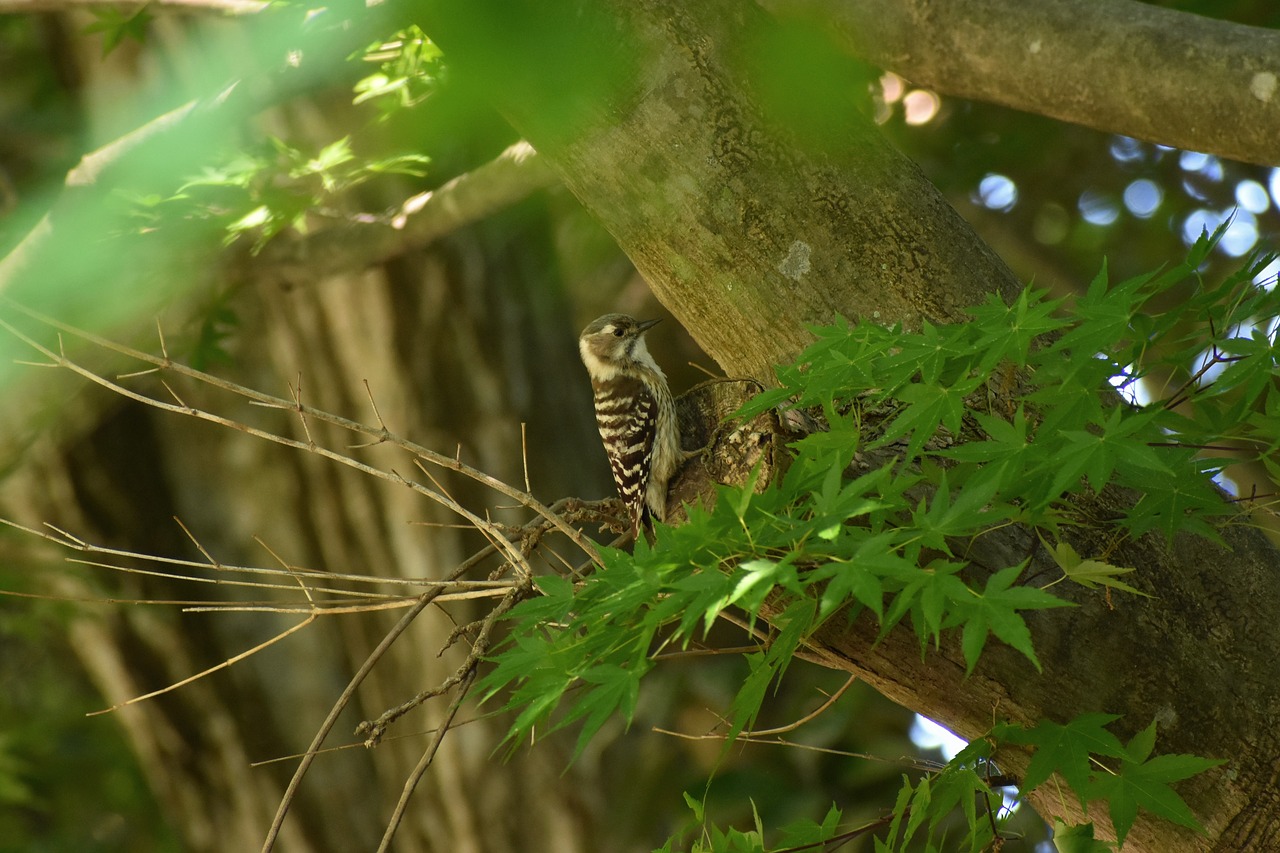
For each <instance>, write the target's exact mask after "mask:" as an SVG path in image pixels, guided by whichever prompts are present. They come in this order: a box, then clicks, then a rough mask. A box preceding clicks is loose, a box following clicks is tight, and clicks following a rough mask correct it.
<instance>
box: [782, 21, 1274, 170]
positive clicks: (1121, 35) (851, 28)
mask: <svg viewBox="0 0 1280 853" xmlns="http://www.w3.org/2000/svg"><path fill="white" fill-rule="evenodd" d="M759 2H760V3H761V4H762V5H763V6H765V7H767V8H768V9H770V10H771V11H773V12H774V13H776V14H779V15H784V14H803V15H806V16H813V17H814V18H815V19H816V20H821V21H823V22H826V23H828V24H829V25H830V26H831V27H832V29H833V30H834V31H835V32H836V33H837V36H838V38H839V40H840V42H841V44H842V45H843V46H844V47H845V48H846V49H847V50H849V51H850V52H852V53H854V54H856V55H858V56H860V57H863V58H864V59H866V60H868V61H870V62H873V63H875V64H877V65H880V66H883V67H884V68H887V69H889V70H891V71H893V72H895V73H897V74H900V75H902V76H903V77H906V78H907V79H909V80H911V81H912V82H913V83H916V84H919V85H921V86H928V87H930V88H932V89H935V90H937V91H938V92H941V93H943V94H947V95H956V96H958V97H962V98H971V99H974V100H979V101H990V102H992V103H996V104H1003V105H1004V106H1008V107H1013V108H1014V109H1019V110H1023V111H1025V112H1030V113H1037V114H1039V115H1045V116H1049V117H1051V118H1056V119H1061V120H1062V121H1067V122H1071V123H1073V124H1079V125H1084V126H1085V127H1092V128H1095V129H1097V130H1102V131H1106V132H1109V133H1120V134H1124V135H1126V136H1133V137H1136V138H1138V139H1145V140H1147V141H1149V142H1157V143H1160V144H1162V145H1171V146H1173V147H1175V148H1184V149H1189V150H1192V151H1205V152H1209V153H1213V154H1218V155H1220V156H1222V157H1229V158H1231V159H1233V160H1242V161H1244V162H1247V163H1258V164H1262V165H1275V164H1277V163H1280V59H1277V57H1280V31H1276V30H1268V29H1263V28H1260V27H1249V26H1244V25H1242V24H1235V23H1231V22H1229V21H1220V20H1215V19H1212V18H1205V17H1201V16H1199V15H1193V14H1191V13H1188V12H1179V11H1175V10H1172V9H1162V8H1160V7H1158V6H1152V5H1148V4H1146V3H1138V2H1135V0H1108V2H1106V3H1098V2H1093V0H1042V1H1041V2H1037V3H1026V2H1022V0H947V2H945V3H939V2H934V1H933V0H759Z"/></svg>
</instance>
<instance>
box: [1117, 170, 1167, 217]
mask: <svg viewBox="0 0 1280 853" xmlns="http://www.w3.org/2000/svg"><path fill="white" fill-rule="evenodd" d="M1163 200H1164V190H1162V189H1160V185H1159V184H1157V183H1156V182H1155V181H1151V180H1148V179H1146V178H1139V179H1138V180H1136V181H1134V182H1133V183H1131V184H1129V186H1127V187H1125V188H1124V206H1125V207H1127V208H1129V212H1130V213H1132V214H1133V215H1134V216H1137V217H1139V218H1141V219H1146V218H1147V217H1148V216H1150V215H1151V214H1153V213H1155V212H1156V210H1157V209H1158V208H1159V207H1160V202H1161V201H1163Z"/></svg>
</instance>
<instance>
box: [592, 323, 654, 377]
mask: <svg viewBox="0 0 1280 853" xmlns="http://www.w3.org/2000/svg"><path fill="white" fill-rule="evenodd" d="M657 322H658V321H657V320H637V319H635V318H634V317H628V316H627V315H626V314H605V315H604V316H603V317H597V318H596V319H595V320H594V321H592V322H591V323H590V324H589V325H588V326H587V327H586V328H585V329H583V330H582V334H581V335H579V336H578V351H579V352H581V353H582V362H583V363H584V364H585V365H586V366H587V370H588V371H589V372H590V373H591V376H592V378H593V379H597V380H603V379H608V378H610V377H612V376H614V375H616V374H619V373H630V372H632V371H633V370H635V369H636V368H638V367H639V366H641V365H643V366H644V367H647V368H649V369H651V370H657V364H656V363H654V361H653V356H651V355H649V349H648V347H646V346H645V343H644V333H645V332H647V331H649V329H651V328H653V327H654V325H656V324H657Z"/></svg>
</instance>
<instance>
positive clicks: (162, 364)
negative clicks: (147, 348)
mask: <svg viewBox="0 0 1280 853" xmlns="http://www.w3.org/2000/svg"><path fill="white" fill-rule="evenodd" d="M4 304H5V305H7V306H9V307H11V308H13V309H14V310H16V311H18V312H20V313H22V314H25V315H26V316H28V317H31V318H32V319H35V320H38V321H40V322H42V323H44V324H46V325H48V326H50V327H51V328H54V329H57V330H59V331H61V332H66V333H68V334H72V335H75V336H76V337H79V338H80V339H82V340H85V341H88V342H89V343H92V344H94V345H95V346H99V347H102V348H103V349H107V350H110V351H112V352H116V353H119V354H121V355H126V356H128V357H130V358H134V359H137V360H139V361H142V362H145V363H147V364H152V365H155V366H156V367H159V368H162V369H163V370H166V371H169V372H172V373H175V374H177V375H179V376H184V377H187V378H190V379H194V380H196V381H199V382H202V383H204V384H206V385H209V386H211V387H214V388H219V389H221V390H224V391H228V392H230V393H232V394H236V395H237V396H241V397H244V398H246V399H248V400H251V401H253V402H255V403H257V404H259V405H263V406H267V407H269V408H276V409H284V410H293V411H298V412H299V413H300V414H305V415H306V416H308V417H310V418H312V419H314V420H317V421H321V422H323V423H328V424H331V425H333V426H337V427H340V428H342V429H345V430H348V431H351V432H355V433H359V434H362V435H367V436H370V437H371V438H378V439H382V440H384V441H386V442H387V443H389V444H392V445H394V446H396V447H399V448H401V449H402V450H405V451H407V452H409V453H410V454H412V455H414V456H416V457H417V458H419V459H421V460H423V461H424V462H429V463H431V464H432V465H436V466H437V467H440V468H445V469H447V470H450V471H455V472H457V473H459V474H462V475H464V476H466V477H470V478H471V479H473V480H475V481H477V482H479V483H481V484H483V485H485V486H487V487H489V488H490V489H492V490H494V491H496V492H498V493H499V494H502V495H504V496H506V497H508V498H511V499H512V500H514V501H516V502H518V503H520V504H521V505H523V506H525V507H526V508H528V509H530V510H532V511H533V512H535V513H537V514H538V515H540V516H542V517H543V518H545V519H547V520H548V521H550V522H551V523H552V525H553V526H555V527H556V529H557V530H559V531H560V532H561V533H563V534H564V535H565V536H567V537H568V538H569V539H570V540H571V541H572V542H573V543H574V544H575V545H577V546H578V547H579V548H580V549H581V550H582V551H583V553H585V554H587V555H588V556H589V557H590V558H591V559H592V561H593V562H595V563H596V564H599V554H598V553H597V552H596V549H595V545H594V543H592V542H591V540H590V539H588V538H587V537H586V536H584V535H583V534H582V532H581V531H579V530H578V529H576V528H575V527H573V526H572V525H570V524H569V523H568V522H566V521H565V520H564V519H562V518H560V517H558V516H557V515H556V514H555V513H553V512H552V511H551V510H550V509H549V508H547V507H546V506H545V505H544V504H542V503H541V502H540V501H538V500H537V499H536V498H534V497H533V496H532V495H530V494H528V493H526V492H522V491H520V490H519V489H515V488H512V487H511V486H509V485H507V484H506V483H504V482H503V481H502V480H499V479H498V478H496V477H493V476H491V475H489V474H486V473H484V472H483V471H481V470H479V469H477V468H473V467H471V466H470V465H467V464H466V463H464V462H462V461H461V460H460V459H458V458H456V457H449V456H445V455H443V454H440V453H436V452H435V451H433V450H430V449H428V448H426V447H423V446H422V445H420V444H416V443H414V442H412V441H409V440H407V439H404V438H401V437H399V436H397V435H395V434H393V433H391V432H389V431H388V430H387V429H386V427H385V426H383V427H381V428H375V427H371V426H368V425H367V424H363V423H360V422H358V421H353V420H350V419H348V418H344V417H341V416H340V415H334V414H330V413H329V412H325V411H323V410H320V409H314V408H312V407H310V406H305V405H303V404H302V403H300V402H289V401H286V400H282V399H280V398H279V397H274V396H272V395H270V394H264V393H263V392H261V391H256V390H254V389H252V388H248V387H245V386H243V385H239V384H237V383H235V382H230V381H228V380H225V379H220V378H219V377H216V376H213V375H211V374H208V373H204V372H202V371H199V370H195V369H194V368H191V367H187V366H186V365H183V364H180V363H179V362H175V361H172V360H171V359H169V358H167V357H165V358H162V357H158V356H154V355H151V354H150V353H145V352H142V351H141V350H136V349H133V348H132V347H128V346H124V345H123V344H119V343H116V342H114V341H111V340H109V339H107V338H103V337H101V336H99V335H95V334H93V333H91V332H87V331H84V330H82V329H77V328H75V327H73V326H69V325H67V324H65V323H62V322H60V321H58V320H55V319H53V318H52V317H47V316H45V315H42V314H40V313H39V312H36V311H32V310H31V309H29V308H26V307H25V306H22V305H19V304H18V303H16V302H14V301H12V300H7V299H6V300H4ZM0 328H5V329H6V330H8V331H9V332H10V334H13V335H14V336H15V337H17V338H18V339H19V340H21V341H23V342H25V343H26V344H27V345H28V346H30V347H32V348H33V349H35V350H36V351H37V352H40V353H41V354H42V355H44V356H45V357H46V358H48V359H49V360H50V361H51V362H53V363H54V364H55V365H57V366H59V367H64V368H66V369H69V370H71V371H72V372H74V373H77V374H79V375H81V376H83V377H84V378H86V379H89V380H90V381H92V382H94V383H96V384H99V385H102V386H103V387H106V388H108V389H110V390H112V391H114V392H115V393H117V394H120V395H122V396H125V397H128V398H130V399H133V400H137V401H138V402H141V403H144V404H146V405H149V406H154V407H156V408H159V409H163V410H165V411H171V412H176V413H178V414H184V415H188V416H190V417H195V418H198V419H200V420H207V421H210V422H212V423H218V424H221V425H223V426H227V427H230V428H232V429H237V430H240V431H241V432H247V433H249V434H250V435H255V436H257V437H259V438H266V439H268V440H270V441H274V442H276V443H277V444H284V445H286V446H290V447H296V448H298V449H302V450H312V448H311V447H309V446H308V445H306V444H305V443H303V442H299V441H297V440H295V439H289V438H286V437H284V436H278V435H275V434H274V433H270V432H267V431H265V430H259V429H256V428H254V427H250V426H248V425H246V424H241V423H239V422H236V421H232V420H229V419H227V418H222V417H219V416H217V415H214V414H212V413H209V412H204V411H202V410H200V409H195V408H192V407H190V406H185V405H173V404H169V403H164V402H162V401H160V400H156V399H154V398H152V397H148V396H146V395H145V394H139V393H138V392H135V391H132V390H130V389H128V388H125V387H124V386H122V385H119V384H118V383H115V382H112V381H111V380H109V379H106V378H105V377H102V376H99V375H98V374H96V373H94V372H93V371H91V370H88V369H87V368H85V367H83V366H81V365H79V364H77V363H76V362H74V361H72V360H71V359H69V358H67V357H66V356H65V355H63V354H57V353H54V352H53V351H51V350H50V349H49V348H48V347H45V346H43V345H42V344H40V343H38V342H37V341H35V340H33V339H32V338H31V337H29V336H27V335H26V334H24V333H22V332H21V331H19V330H18V329H16V328H15V327H14V326H13V325H12V324H10V323H8V322H6V321H4V320H0ZM314 452H315V453H317V454H319V455H322V456H325V457H326V458H329V459H333V460H334V461H338V462H341V463H342V464H346V465H349V466H351V467H355V468H358V469H360V470H363V471H365V473H369V474H372V475H374V476H377V477H381V478H382V479H388V480H393V481H400V482H403V483H405V484H406V485H409V486H410V488H415V485H414V484H411V483H409V482H408V481H405V480H403V478H398V477H393V476H390V475H388V474H386V473H385V472H381V471H379V470H378V469H375V468H372V467H370V466H367V465H364V464H363V463H360V462H357V461H356V460H353V459H350V458H349V457H345V456H342V455H341V454H338V453H335V452H333V451H331V450H328V449H327V448H323V447H316V448H314ZM415 491H419V492H421V493H422V494H426V495H427V496H428V497H431V498H432V499H433V500H435V499H437V496H436V495H435V494H434V493H431V492H430V490H428V489H425V488H423V487H421V486H417V487H416V488H415ZM451 503H452V502H449V503H446V506H448V508H449V509H451V510H453V509H454V506H456V504H454V505H453V506H450V505H449V504H451ZM455 511H456V510H455Z"/></svg>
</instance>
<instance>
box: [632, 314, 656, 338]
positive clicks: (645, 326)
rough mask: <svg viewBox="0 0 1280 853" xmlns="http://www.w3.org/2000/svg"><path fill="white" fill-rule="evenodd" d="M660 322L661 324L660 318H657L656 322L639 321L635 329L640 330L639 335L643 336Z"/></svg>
mask: <svg viewBox="0 0 1280 853" xmlns="http://www.w3.org/2000/svg"><path fill="white" fill-rule="evenodd" d="M661 322H662V318H661V317H659V318H658V319H656V320H641V321H640V322H638V323H636V328H637V329H639V330H640V333H641V334H644V333H645V332H647V331H649V330H650V329H652V328H653V327H654V326H656V325H658V324H659V323H661Z"/></svg>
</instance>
